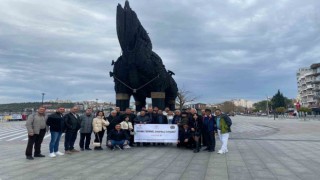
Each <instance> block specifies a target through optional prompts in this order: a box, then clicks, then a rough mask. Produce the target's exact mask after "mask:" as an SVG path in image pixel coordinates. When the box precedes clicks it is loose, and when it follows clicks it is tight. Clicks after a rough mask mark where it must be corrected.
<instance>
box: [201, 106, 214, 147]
mask: <svg viewBox="0 0 320 180" xmlns="http://www.w3.org/2000/svg"><path fill="white" fill-rule="evenodd" d="M205 112H206V115H205V116H204V118H203V128H202V130H203V131H202V133H203V134H204V136H205V139H206V141H207V148H206V149H205V150H208V151H209V152H213V151H215V146H216V139H215V131H216V122H215V119H214V117H213V115H212V114H211V110H210V109H206V110H205Z"/></svg>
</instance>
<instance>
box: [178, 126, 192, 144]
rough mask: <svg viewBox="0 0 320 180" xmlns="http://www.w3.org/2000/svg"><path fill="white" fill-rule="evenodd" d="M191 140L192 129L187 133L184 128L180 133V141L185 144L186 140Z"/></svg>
mask: <svg viewBox="0 0 320 180" xmlns="http://www.w3.org/2000/svg"><path fill="white" fill-rule="evenodd" d="M190 138H191V130H190V128H188V129H187V132H186V131H185V129H184V128H182V129H181V130H180V131H179V141H180V142H183V141H184V140H185V139H190Z"/></svg>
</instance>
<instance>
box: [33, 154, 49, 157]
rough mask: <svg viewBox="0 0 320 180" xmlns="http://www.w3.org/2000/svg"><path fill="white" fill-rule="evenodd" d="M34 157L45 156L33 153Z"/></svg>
mask: <svg viewBox="0 0 320 180" xmlns="http://www.w3.org/2000/svg"><path fill="white" fill-rule="evenodd" d="M34 157H46V156H45V155H43V154H35V155H34Z"/></svg>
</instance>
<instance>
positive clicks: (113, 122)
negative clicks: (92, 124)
mask: <svg viewBox="0 0 320 180" xmlns="http://www.w3.org/2000/svg"><path fill="white" fill-rule="evenodd" d="M107 119H108V121H109V123H110V124H109V126H107V129H108V134H109V132H111V130H113V129H114V127H116V125H117V124H119V123H121V122H122V121H121V120H120V117H119V116H115V117H113V116H111V115H109V116H108V117H107Z"/></svg>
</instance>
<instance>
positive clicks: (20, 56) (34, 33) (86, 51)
mask: <svg viewBox="0 0 320 180" xmlns="http://www.w3.org/2000/svg"><path fill="white" fill-rule="evenodd" d="M118 3H121V4H122V5H123V4H124V0H108V1H106V0H90V1H84V0H46V1H43V0H1V3H0V103H12V102H26V101H41V93H42V92H44V93H46V95H45V99H46V100H49V99H57V98H59V99H69V100H72V101H78V100H95V99H96V98H98V99H99V101H100V100H101V101H107V102H110V101H111V102H115V93H114V83H113V79H111V78H110V77H109V76H108V72H109V71H110V70H112V66H111V61H112V60H113V59H117V58H118V56H119V55H120V46H119V43H118V39H117V35H116V27H115V24H116V22H115V19H116V6H117V4H118ZM130 6H131V7H132V9H133V10H134V11H135V12H136V13H137V14H138V17H139V19H140V21H141V23H142V25H143V26H144V28H145V29H146V30H147V31H148V33H149V36H150V38H151V40H152V43H153V50H154V51H155V52H156V53H157V54H159V55H160V57H161V58H162V60H163V62H164V64H165V66H166V68H167V69H170V70H172V71H174V72H175V74H176V76H174V78H175V79H176V81H177V83H178V86H179V87H183V88H184V89H186V90H189V91H190V92H192V93H193V95H194V96H199V98H198V101H199V102H205V103H215V102H221V101H224V100H230V99H235V98H244V99H248V100H253V101H257V100H261V99H264V98H265V96H266V95H268V96H271V95H273V94H275V93H276V91H277V90H278V89H280V90H281V91H282V92H283V93H284V95H285V96H287V97H290V98H295V97H296V94H297V85H296V71H297V70H298V69H299V68H300V67H305V66H310V65H311V64H312V63H317V62H319V61H320V35H319V33H320V11H319V9H318V7H320V1H319V0H305V1H301V0H259V1H258V0H223V1H221V0H197V1H190V0H180V1H177V0H152V1H150V0H134V1H133V0H132V1H130Z"/></svg>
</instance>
